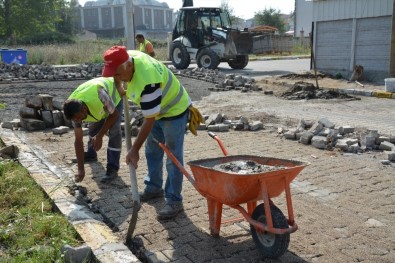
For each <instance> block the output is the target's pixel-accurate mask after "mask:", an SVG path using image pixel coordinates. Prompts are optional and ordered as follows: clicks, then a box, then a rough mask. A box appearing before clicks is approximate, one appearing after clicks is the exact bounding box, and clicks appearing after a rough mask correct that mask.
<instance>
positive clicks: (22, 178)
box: [0, 142, 81, 263]
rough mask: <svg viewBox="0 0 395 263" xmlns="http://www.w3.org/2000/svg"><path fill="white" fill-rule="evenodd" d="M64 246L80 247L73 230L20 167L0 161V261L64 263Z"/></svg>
mask: <svg viewBox="0 0 395 263" xmlns="http://www.w3.org/2000/svg"><path fill="white" fill-rule="evenodd" d="M0 146H1V142H0ZM64 244H68V245H70V246H78V245H80V244H81V239H80V237H79V235H78V233H77V232H76V231H75V229H74V227H73V226H72V225H71V224H70V223H69V222H68V221H67V219H66V218H65V217H64V216H63V215H62V214H60V213H58V212H55V211H54V209H53V204H52V203H51V200H50V199H48V198H47V196H46V194H45V193H44V192H43V191H42V190H41V188H40V187H39V186H38V185H37V184H36V182H35V181H34V180H33V179H32V178H31V177H30V176H29V174H28V171H27V170H26V169H25V168H24V167H23V166H21V165H20V164H19V163H17V162H15V161H0V258H1V262H15V263H16V262H64V260H63V256H62V254H61V252H60V248H61V247H62V245H64Z"/></svg>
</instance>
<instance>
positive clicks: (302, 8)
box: [294, 0, 313, 37]
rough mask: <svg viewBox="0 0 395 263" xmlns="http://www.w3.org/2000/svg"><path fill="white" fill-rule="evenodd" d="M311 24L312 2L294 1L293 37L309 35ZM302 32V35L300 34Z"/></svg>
mask: <svg viewBox="0 0 395 263" xmlns="http://www.w3.org/2000/svg"><path fill="white" fill-rule="evenodd" d="M312 22H313V2H312V1H305V0H296V2H295V29H294V32H295V33H294V36H295V37H301V36H302V34H304V36H308V35H309V33H311V24H312ZM301 31H303V33H301Z"/></svg>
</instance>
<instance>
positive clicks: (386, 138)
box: [377, 136, 390, 144]
mask: <svg viewBox="0 0 395 263" xmlns="http://www.w3.org/2000/svg"><path fill="white" fill-rule="evenodd" d="M389 141H390V138H389V137H387V136H380V137H379V138H378V139H377V143H379V144H380V143H382V142H389Z"/></svg>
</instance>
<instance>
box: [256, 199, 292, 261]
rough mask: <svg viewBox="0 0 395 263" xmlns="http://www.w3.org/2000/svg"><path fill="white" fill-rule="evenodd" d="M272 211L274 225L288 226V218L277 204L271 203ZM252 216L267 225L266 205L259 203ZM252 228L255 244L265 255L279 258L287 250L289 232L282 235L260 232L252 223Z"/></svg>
mask: <svg viewBox="0 0 395 263" xmlns="http://www.w3.org/2000/svg"><path fill="white" fill-rule="evenodd" d="M270 211H271V213H272V221H273V227H275V228H288V220H287V218H286V217H285V216H284V214H283V213H282V212H281V210H280V209H279V208H278V207H277V206H275V205H271V206H270ZM251 217H252V218H253V219H255V220H256V221H258V222H261V223H263V224H264V225H267V223H266V215H265V207H264V205H263V204H260V205H258V206H257V207H256V208H255V209H254V211H253V213H252V216H251ZM250 228H251V235H252V238H253V240H254V242H255V245H256V246H257V248H258V250H259V251H260V252H261V253H262V255H263V256H265V257H267V258H278V257H280V256H282V255H283V254H284V253H285V252H286V251H287V249H288V245H289V240H290V234H289V233H287V234H281V235H280V234H273V233H270V232H267V231H265V232H259V231H257V230H256V229H255V227H254V226H252V225H250Z"/></svg>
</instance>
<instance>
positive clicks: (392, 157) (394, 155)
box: [387, 151, 395, 162]
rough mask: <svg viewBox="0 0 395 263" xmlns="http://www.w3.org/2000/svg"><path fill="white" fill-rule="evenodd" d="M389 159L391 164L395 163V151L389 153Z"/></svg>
mask: <svg viewBox="0 0 395 263" xmlns="http://www.w3.org/2000/svg"><path fill="white" fill-rule="evenodd" d="M387 159H388V160H389V161H391V162H395V151H391V152H387Z"/></svg>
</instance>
